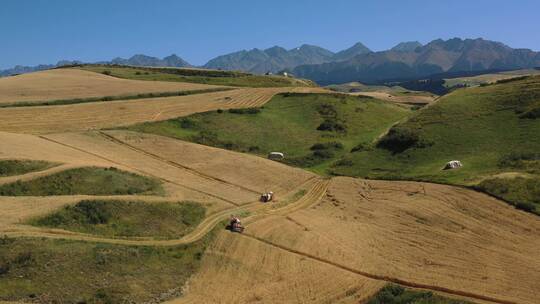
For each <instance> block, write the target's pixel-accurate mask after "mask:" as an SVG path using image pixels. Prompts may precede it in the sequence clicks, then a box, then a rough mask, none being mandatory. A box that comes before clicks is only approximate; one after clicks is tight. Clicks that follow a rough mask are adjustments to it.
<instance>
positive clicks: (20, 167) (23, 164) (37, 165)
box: [0, 159, 57, 177]
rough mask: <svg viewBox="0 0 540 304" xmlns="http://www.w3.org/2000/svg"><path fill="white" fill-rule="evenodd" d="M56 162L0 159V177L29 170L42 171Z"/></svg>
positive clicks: (24, 172)
mask: <svg viewBox="0 0 540 304" xmlns="http://www.w3.org/2000/svg"><path fill="white" fill-rule="evenodd" d="M56 165H57V164H54V163H49V162H46V161H38V160H12V159H5V160H0V177H4V176H13V175H21V174H26V173H29V172H35V171H42V170H45V169H49V168H52V167H54V166H56Z"/></svg>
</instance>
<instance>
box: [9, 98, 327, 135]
mask: <svg viewBox="0 0 540 304" xmlns="http://www.w3.org/2000/svg"><path fill="white" fill-rule="evenodd" d="M289 91H293V92H322V91H324V90H323V89H320V88H261V89H251V88H249V89H235V90H232V91H226V92H215V93H207V94H197V95H189V96H177V97H164V98H147V99H137V100H128V101H113V102H93V103H81V104H72V105H60V106H36V107H23V108H3V109H0V131H5V132H14V133H32V134H45V133H57V132H72V131H83V130H90V129H102V128H112V127H118V126H126V125H132V124H136V123H141V122H145V121H157V120H166V119H171V118H175V117H179V116H186V115H190V114H193V113H197V112H204V111H210V110H217V109H229V108H243V107H257V106H261V105H264V104H265V103H266V102H267V101H269V100H270V99H271V98H272V96H274V95H275V94H277V93H280V92H289Z"/></svg>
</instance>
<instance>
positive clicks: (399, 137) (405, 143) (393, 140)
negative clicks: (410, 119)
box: [377, 126, 427, 153]
mask: <svg viewBox="0 0 540 304" xmlns="http://www.w3.org/2000/svg"><path fill="white" fill-rule="evenodd" d="M425 146H427V144H426V143H423V142H422V141H421V140H420V136H419V135H418V133H416V132H415V131H413V130H411V129H407V128H404V127H400V126H396V127H393V128H391V129H390V131H388V134H386V135H385V136H384V137H383V138H381V139H380V140H379V142H378V143H377V147H379V148H382V149H385V150H388V151H391V152H392V153H401V152H403V151H405V150H407V149H409V148H412V147H425Z"/></svg>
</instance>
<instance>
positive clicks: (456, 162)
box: [444, 160, 463, 170]
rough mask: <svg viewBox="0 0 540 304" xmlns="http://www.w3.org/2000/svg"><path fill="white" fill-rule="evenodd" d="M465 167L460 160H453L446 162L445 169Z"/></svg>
mask: <svg viewBox="0 0 540 304" xmlns="http://www.w3.org/2000/svg"><path fill="white" fill-rule="evenodd" d="M461 167H463V164H462V163H461V162H460V161H459V160H451V161H449V162H447V163H446V166H444V170H449V169H457V168H461Z"/></svg>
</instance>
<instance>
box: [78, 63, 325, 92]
mask: <svg viewBox="0 0 540 304" xmlns="http://www.w3.org/2000/svg"><path fill="white" fill-rule="evenodd" d="M80 69H83V70H86V71H91V72H96V73H106V74H107V75H111V76H114V77H118V78H125V79H134V80H151V81H178V82H193V83H204V84H212V85H226V86H238V87H290V86H314V84H313V83H312V82H311V81H308V80H299V79H295V78H288V77H282V76H262V75H252V74H247V73H239V72H225V71H223V72H221V71H205V70H192V69H176V68H142V67H141V68H137V67H122V66H99V65H87V66H82V67H80Z"/></svg>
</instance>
